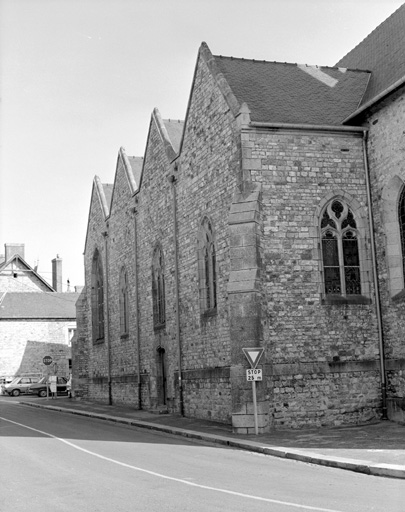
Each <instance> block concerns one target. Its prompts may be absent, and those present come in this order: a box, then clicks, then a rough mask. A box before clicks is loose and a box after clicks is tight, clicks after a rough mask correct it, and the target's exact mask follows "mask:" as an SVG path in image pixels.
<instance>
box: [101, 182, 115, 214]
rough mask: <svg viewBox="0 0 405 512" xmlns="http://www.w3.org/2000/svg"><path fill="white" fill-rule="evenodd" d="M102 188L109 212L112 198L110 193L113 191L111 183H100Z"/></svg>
mask: <svg viewBox="0 0 405 512" xmlns="http://www.w3.org/2000/svg"><path fill="white" fill-rule="evenodd" d="M102 187H103V191H104V196H105V200H106V202H107V206H108V210H110V208H111V198H112V193H113V190H114V185H112V184H111V183H102Z"/></svg>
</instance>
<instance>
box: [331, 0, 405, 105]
mask: <svg viewBox="0 0 405 512" xmlns="http://www.w3.org/2000/svg"><path fill="white" fill-rule="evenodd" d="M336 66H343V67H350V68H357V69H367V70H369V71H371V72H372V73H371V79H370V83H369V85H368V87H367V91H366V93H365V95H364V97H363V99H362V102H361V105H364V104H366V103H368V102H370V101H371V100H372V99H373V98H375V97H376V96H377V95H379V94H381V93H382V92H384V91H385V90H387V89H388V88H389V87H390V86H392V85H393V84H395V83H396V82H398V81H399V80H401V79H403V78H404V77H405V4H403V5H402V6H401V7H400V8H399V9H397V10H396V11H395V12H394V13H393V14H392V15H391V16H390V17H389V18H387V19H386V20H385V21H384V22H383V23H381V24H380V25H379V26H378V27H377V28H376V29H374V30H373V32H371V34H369V35H368V36H367V37H366V38H365V39H364V40H363V41H362V42H361V43H360V44H358V45H357V46H356V47H355V48H353V50H351V51H350V52H349V53H348V54H347V55H346V56H345V57H343V58H342V59H341V60H340V61H339V62H338V63H337V64H336Z"/></svg>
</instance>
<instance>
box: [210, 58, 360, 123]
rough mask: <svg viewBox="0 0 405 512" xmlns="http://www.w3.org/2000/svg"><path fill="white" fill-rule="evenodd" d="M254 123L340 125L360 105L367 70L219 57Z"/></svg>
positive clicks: (225, 73)
mask: <svg viewBox="0 0 405 512" xmlns="http://www.w3.org/2000/svg"><path fill="white" fill-rule="evenodd" d="M214 59H215V63H216V64H217V66H218V68H219V71H220V72H221V73H222V74H223V76H224V77H225V78H226V80H227V82H228V84H229V86H230V88H231V90H232V92H233V94H234V95H235V97H236V98H237V100H238V101H239V103H240V104H242V103H243V102H245V103H246V104H247V106H248V107H249V109H250V111H251V114H250V117H251V120H252V121H259V122H274V123H294V124H316V125H324V124H325V125H341V124H342V121H343V120H344V119H345V118H346V117H347V116H349V115H350V114H351V113H352V112H353V111H354V110H356V108H357V106H358V105H359V103H360V101H361V99H362V97H363V94H364V92H365V90H366V86H367V83H368V81H369V76H370V75H369V73H368V72H366V71H357V70H347V69H339V68H329V67H317V66H307V65H299V64H287V63H280V62H267V61H255V60H247V59H239V58H233V57H222V56H214Z"/></svg>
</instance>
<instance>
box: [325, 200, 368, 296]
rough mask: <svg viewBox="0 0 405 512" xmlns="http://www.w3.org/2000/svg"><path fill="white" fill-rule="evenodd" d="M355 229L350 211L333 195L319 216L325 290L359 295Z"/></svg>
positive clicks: (359, 280) (358, 267) (355, 225)
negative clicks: (333, 197)
mask: <svg viewBox="0 0 405 512" xmlns="http://www.w3.org/2000/svg"><path fill="white" fill-rule="evenodd" d="M358 236H359V235H358V230H357V224H356V220H355V218H354V216H353V213H352V211H351V210H350V208H349V207H348V206H347V204H346V203H344V202H343V201H341V200H338V199H334V200H333V201H331V202H330V203H329V204H328V205H327V207H326V208H325V210H324V213H323V216H322V219H321V238H322V261H323V272H324V285H325V294H327V295H329V294H334V295H343V296H347V295H360V294H361V279H360V256H359V244H358Z"/></svg>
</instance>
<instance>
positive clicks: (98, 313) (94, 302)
mask: <svg viewBox="0 0 405 512" xmlns="http://www.w3.org/2000/svg"><path fill="white" fill-rule="evenodd" d="M91 319H92V331H93V343H96V342H100V341H104V278H103V267H102V263H101V256H100V253H99V252H98V250H97V249H96V250H95V252H94V256H93V262H92V268H91Z"/></svg>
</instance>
